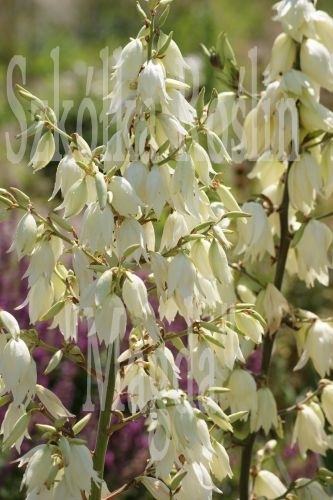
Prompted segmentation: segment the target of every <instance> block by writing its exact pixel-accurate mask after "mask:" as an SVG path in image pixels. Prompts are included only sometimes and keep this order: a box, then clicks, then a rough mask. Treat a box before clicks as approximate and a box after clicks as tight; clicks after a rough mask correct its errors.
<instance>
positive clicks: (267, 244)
mask: <svg viewBox="0 0 333 500" xmlns="http://www.w3.org/2000/svg"><path fill="white" fill-rule="evenodd" d="M242 209H243V211H244V212H246V213H249V214H251V217H250V218H248V219H247V221H246V223H244V222H240V221H238V222H237V229H238V231H239V240H238V243H237V247H236V249H235V252H236V253H244V254H245V258H248V259H250V260H252V261H254V260H256V259H259V260H260V259H262V258H263V257H264V255H265V253H266V252H267V253H269V255H271V256H274V255H275V250H274V242H273V236H272V233H271V229H270V226H269V222H268V218H267V215H266V213H265V210H264V209H263V207H262V206H261V205H260V204H259V203H255V202H253V201H250V202H247V203H244V205H243V206H242Z"/></svg>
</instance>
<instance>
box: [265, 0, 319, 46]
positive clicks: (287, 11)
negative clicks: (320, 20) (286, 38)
mask: <svg viewBox="0 0 333 500" xmlns="http://www.w3.org/2000/svg"><path fill="white" fill-rule="evenodd" d="M274 9H275V10H276V15H275V17H274V21H279V22H280V23H281V24H282V26H283V28H284V30H285V31H286V32H287V33H289V35H290V36H292V37H293V38H294V39H295V40H296V41H297V42H301V40H302V38H303V36H304V35H306V36H309V34H311V31H312V29H311V22H312V19H313V15H314V13H315V11H316V9H315V7H314V5H313V3H312V2H309V1H308V0H282V1H280V2H278V3H277V4H275V5H274Z"/></svg>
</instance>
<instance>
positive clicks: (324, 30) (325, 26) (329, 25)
mask: <svg viewBox="0 0 333 500" xmlns="http://www.w3.org/2000/svg"><path fill="white" fill-rule="evenodd" d="M313 22H314V26H315V30H316V33H317V36H318V37H319V39H320V41H321V43H323V44H324V45H325V46H326V47H327V48H328V50H329V51H330V52H331V53H332V52H333V19H332V18H331V16H330V15H328V14H327V12H324V11H322V10H317V11H316V12H315V13H314V15H313Z"/></svg>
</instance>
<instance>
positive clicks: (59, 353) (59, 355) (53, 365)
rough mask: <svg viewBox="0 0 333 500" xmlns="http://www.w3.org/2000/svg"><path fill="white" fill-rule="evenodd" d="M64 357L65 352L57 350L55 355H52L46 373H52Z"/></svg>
mask: <svg viewBox="0 0 333 500" xmlns="http://www.w3.org/2000/svg"><path fill="white" fill-rule="evenodd" d="M63 357H64V353H63V351H62V350H61V349H59V351H57V352H55V353H54V354H53V356H52V357H51V359H50V361H49V363H48V365H47V367H46V368H45V370H44V374H45V375H48V374H49V373H51V372H52V371H53V370H54V369H55V368H57V366H58V365H59V363H60V361H61V360H62V358H63Z"/></svg>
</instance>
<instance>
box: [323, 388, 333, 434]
mask: <svg viewBox="0 0 333 500" xmlns="http://www.w3.org/2000/svg"><path fill="white" fill-rule="evenodd" d="M321 407H322V409H323V411H324V413H325V417H326V418H327V420H328V421H329V423H330V424H331V425H333V384H327V385H326V386H325V387H324V389H323V391H322V393H321Z"/></svg>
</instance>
